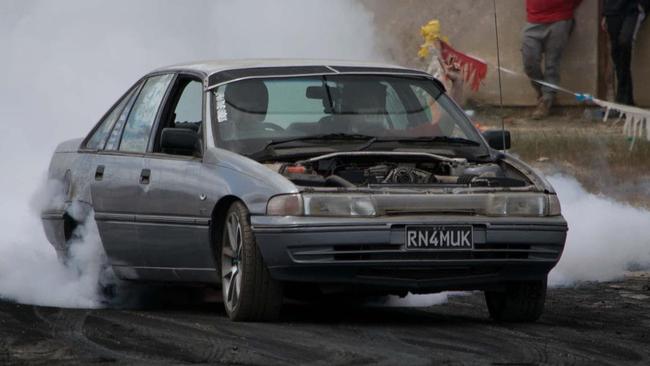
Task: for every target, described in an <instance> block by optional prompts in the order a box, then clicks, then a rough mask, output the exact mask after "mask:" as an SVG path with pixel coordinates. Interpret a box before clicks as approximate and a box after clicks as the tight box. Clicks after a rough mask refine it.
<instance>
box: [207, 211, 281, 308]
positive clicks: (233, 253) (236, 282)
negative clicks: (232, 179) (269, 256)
mask: <svg viewBox="0 0 650 366" xmlns="http://www.w3.org/2000/svg"><path fill="white" fill-rule="evenodd" d="M222 227H223V230H222V232H223V234H222V236H221V245H219V260H220V264H221V267H220V269H221V271H220V273H221V280H222V281H221V284H222V291H221V292H222V293H223V302H224V307H225V309H226V313H227V314H228V317H229V318H230V319H231V320H233V321H273V320H277V319H278V318H279V316H280V310H281V308H282V284H281V283H280V282H278V281H276V280H274V279H273V278H271V275H270V273H269V270H268V268H267V267H266V265H265V264H264V261H263V259H262V255H261V253H260V250H259V248H258V247H257V243H256V242H255V236H254V235H253V231H252V229H251V225H250V218H249V212H248V209H246V206H245V205H244V204H243V203H241V202H234V203H233V204H232V205H231V206H230V208H229V209H228V211H227V212H226V216H225V219H224V222H223V226H222Z"/></svg>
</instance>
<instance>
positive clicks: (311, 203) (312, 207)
mask: <svg viewBox="0 0 650 366" xmlns="http://www.w3.org/2000/svg"><path fill="white" fill-rule="evenodd" d="M304 200H305V215H308V216H376V215H377V210H376V209H375V203H374V202H373V200H372V198H371V197H370V196H368V195H359V194H323V195H320V194H313V195H305V196H304Z"/></svg>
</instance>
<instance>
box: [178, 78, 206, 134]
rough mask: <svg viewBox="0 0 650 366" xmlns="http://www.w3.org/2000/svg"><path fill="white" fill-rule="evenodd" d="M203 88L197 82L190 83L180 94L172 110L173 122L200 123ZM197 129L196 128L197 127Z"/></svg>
mask: <svg viewBox="0 0 650 366" xmlns="http://www.w3.org/2000/svg"><path fill="white" fill-rule="evenodd" d="M202 96H203V87H202V85H201V83H200V82H198V81H190V82H189V83H188V84H187V85H186V86H185V88H184V89H183V92H182V93H181V96H180V98H179V99H178V103H177V104H176V108H175V109H174V117H175V118H174V122H175V123H176V124H179V123H185V122H187V123H195V124H197V123H200V122H201V120H202V119H203V118H202V115H203V113H202V112H203V111H202V106H203V101H202ZM197 127H198V126H197Z"/></svg>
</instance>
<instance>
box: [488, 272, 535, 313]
mask: <svg viewBox="0 0 650 366" xmlns="http://www.w3.org/2000/svg"><path fill="white" fill-rule="evenodd" d="M545 301H546V281H529V282H513V283H509V284H507V285H506V289H505V291H485V302H486V303H487V307H488V311H489V312H490V317H491V318H492V319H494V320H496V321H503V322H534V321H537V319H539V317H540V316H541V315H542V312H544V302H545Z"/></svg>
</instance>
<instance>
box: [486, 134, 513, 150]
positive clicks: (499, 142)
mask: <svg viewBox="0 0 650 366" xmlns="http://www.w3.org/2000/svg"><path fill="white" fill-rule="evenodd" d="M483 138H485V141H487V143H488V145H490V147H491V148H493V149H495V150H508V149H510V131H502V130H488V131H485V132H483Z"/></svg>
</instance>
